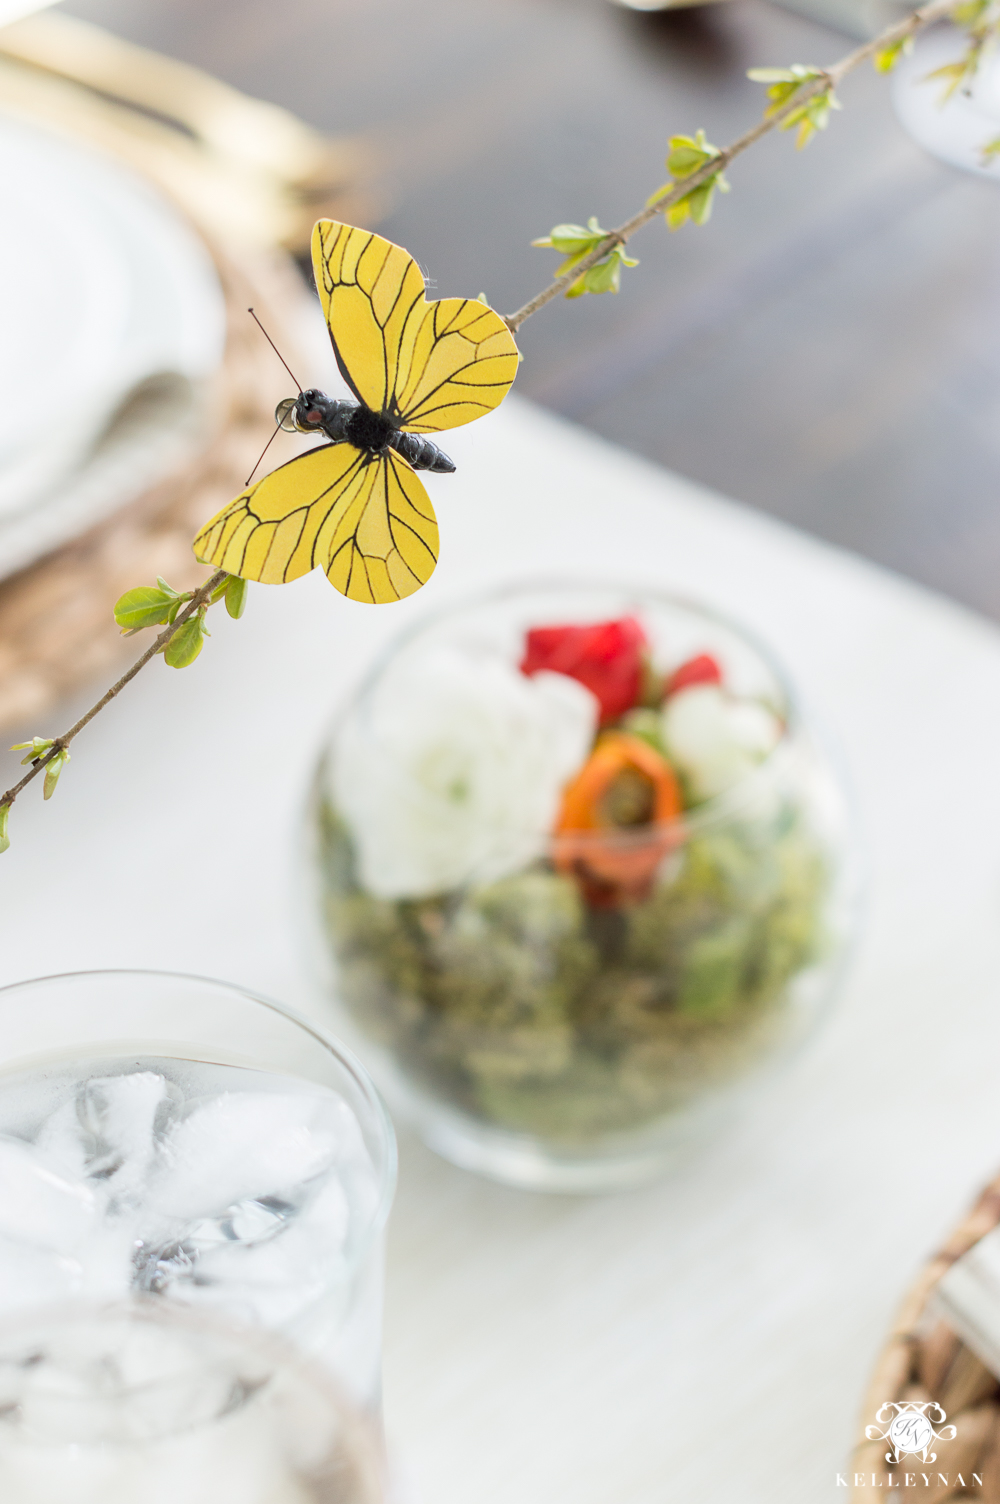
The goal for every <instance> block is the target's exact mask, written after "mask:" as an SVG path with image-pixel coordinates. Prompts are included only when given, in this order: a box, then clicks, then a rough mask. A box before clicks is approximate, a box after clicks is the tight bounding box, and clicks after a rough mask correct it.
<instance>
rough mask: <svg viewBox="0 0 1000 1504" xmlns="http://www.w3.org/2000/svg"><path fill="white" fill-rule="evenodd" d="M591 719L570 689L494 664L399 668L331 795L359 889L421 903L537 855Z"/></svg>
mask: <svg viewBox="0 0 1000 1504" xmlns="http://www.w3.org/2000/svg"><path fill="white" fill-rule="evenodd" d="M598 709H599V707H598V704H597V700H596V699H595V697H594V696H593V695H592V694H591V693H590V691H589V690H588V689H585V688H584V687H583V685H582V684H578V683H577V682H576V680H574V679H569V678H566V677H565V675H563V674H549V673H540V674H535V675H534V676H533V677H532V678H526V677H525V675H524V674H522V673H520V671H519V670H518V669H516V668H515V667H513V665H511V664H510V663H508V662H506V660H504V659H503V658H501V657H499V656H498V655H497V654H495V653H484V652H469V651H462V650H461V649H459V648H456V647H447V646H442V647H439V648H436V649H434V650H433V651H429V652H426V653H425V654H423V655H422V656H421V657H418V658H412V659H408V658H405V657H404V658H402V659H400V660H398V661H397V663H396V664H395V665H393V666H392V667H391V668H390V669H389V670H387V672H386V673H385V674H384V675H383V676H382V678H381V679H380V680H379V681H378V683H377V684H376V685H375V686H374V688H373V689H372V690H371V691H370V692H369V694H368V695H367V696H366V697H364V699H363V700H362V701H360V702H359V703H358V705H357V706H355V708H354V710H353V712H352V713H351V715H350V718H349V720H348V722H347V724H346V725H345V726H344V728H343V730H342V732H341V734H340V737H339V738H338V742H337V752H336V757H335V763H334V774H333V785H334V786H333V795H334V799H335V801H336V804H337V807H338V809H339V810H340V812H341V814H342V815H343V817H344V819H345V820H346V822H347V825H348V827H349V829H350V831H351V835H352V836H353V839H354V843H355V847H356V849H357V853H358V860H359V863H360V876H361V881H362V882H363V883H364V885H365V887H366V888H368V890H369V891H370V892H372V893H374V894H377V895H378V896H379V897H381V898H418V897H423V896H426V895H428V894H431V893H440V892H443V891H445V890H447V889H449V888H454V887H457V886H458V885H459V884H461V883H463V882H465V881H467V880H468V879H471V878H474V879H475V880H476V881H485V882H490V881H493V880H495V879H496V878H499V877H503V876H505V875H506V874H507V873H509V872H514V871H516V870H517V869H518V868H519V867H522V866H524V865H525V864H526V863H527V862H530V861H532V860H534V859H535V858H536V857H538V856H540V855H541V853H542V851H543V850H544V848H545V842H546V838H547V836H548V834H549V832H550V831H551V829H552V826H553V824H554V822H555V819H556V816H557V814H558V811H559V800H560V795H561V792H562V789H563V786H564V785H565V783H566V782H567V780H568V779H569V778H571V777H572V775H573V774H574V773H575V772H576V771H577V770H578V769H579V768H580V767H581V766H582V765H583V763H584V761H585V759H586V757H587V754H588V752H589V750H590V746H591V743H592V741H593V737H594V732H595V730H596V726H597V717H598Z"/></svg>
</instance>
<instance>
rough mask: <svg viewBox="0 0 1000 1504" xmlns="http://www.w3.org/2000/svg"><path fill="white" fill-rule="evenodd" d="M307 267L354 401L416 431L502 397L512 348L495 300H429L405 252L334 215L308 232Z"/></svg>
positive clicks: (456, 421) (462, 418)
mask: <svg viewBox="0 0 1000 1504" xmlns="http://www.w3.org/2000/svg"><path fill="white" fill-rule="evenodd" d="M313 267H314V270H315V274H316V286H317V288H318V289H319V295H320V301H321V303H322V304H323V312H324V314H325V315H326V322H327V326H328V328H329V330H330V339H331V341H332V342H333V349H334V354H335V355H336V357H337V363H338V365H339V366H340V370H341V373H342V374H343V376H344V379H345V381H346V382H347V383H348V385H349V386H350V388H351V390H352V391H353V392H354V394H355V396H356V397H357V398H358V400H359V401H360V402H364V403H365V404H366V405H367V406H368V407H371V408H374V409H376V410H377V411H382V412H386V413H388V414H389V416H390V417H392V418H394V419H395V421H396V422H398V424H399V426H400V427H401V428H405V429H409V430H410V431H411V432H413V433H439V432H441V430H442V429H446V428H458V427H460V426H461V425H462V424H463V423H471V422H473V420H474V419H476V418H481V417H482V416H483V414H484V413H488V412H491V411H492V410H493V408H495V407H498V406H499V405H500V403H501V402H502V401H503V399H504V397H505V396H506V395H507V393H508V391H509V390H510V386H511V383H512V381H513V380H514V377H515V375H516V374H517V361H518V356H517V347H516V345H515V344H514V338H513V335H512V334H511V332H510V330H509V329H508V328H507V325H506V324H505V323H504V321H503V319H502V318H501V317H500V315H499V314H498V313H495V312H494V311H493V309H492V308H487V307H486V305H485V304H484V303H480V302H479V301H478V300H477V299H475V298H442V299H441V300H440V301H439V302H436V303H428V302H427V299H426V297H425V295H424V279H423V277H422V276H421V274H420V268H419V267H418V266H417V263H416V262H415V261H414V260H413V258H412V256H410V255H408V254H407V252H406V251H404V250H402V249H401V248H400V247H399V246H397V245H393V244H392V243H391V241H388V240H383V239H382V237H381V236H380V235H372V234H370V233H369V232H368V231H366V230H356V229H354V228H353V227H352V226H351V225H341V224H336V223H335V222H334V221H333V220H323V219H321V220H320V221H319V223H318V224H317V226H316V228H315V230H314V231H313Z"/></svg>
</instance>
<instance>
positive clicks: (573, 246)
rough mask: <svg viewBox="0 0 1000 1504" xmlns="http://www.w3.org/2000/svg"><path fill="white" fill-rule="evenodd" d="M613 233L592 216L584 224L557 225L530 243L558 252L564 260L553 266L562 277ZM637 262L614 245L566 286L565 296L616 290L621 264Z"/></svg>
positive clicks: (572, 296) (630, 264)
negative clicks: (555, 266) (539, 238)
mask: <svg viewBox="0 0 1000 1504" xmlns="http://www.w3.org/2000/svg"><path fill="white" fill-rule="evenodd" d="M611 233H612V232H611V231H610V230H603V229H602V228H601V226H600V225H599V224H598V222H597V220H596V218H595V217H594V216H593V215H591V217H590V218H589V219H588V220H587V223H586V225H556V227H555V229H554V230H553V231H552V233H551V235H546V236H544V237H543V238H542V239H541V240H533V241H532V242H531V243H532V245H537V246H551V247H552V249H553V250H556V251H561V252H562V254H563V255H564V256H565V258H566V259H565V261H563V262H562V264H561V265H560V266H559V267H558V268H557V269H556V276H557V277H563V276H565V275H566V273H567V272H571V271H572V270H573V268H574V267H576V266H579V265H580V262H581V261H585V260H586V258H587V257H588V256H591V255H593V253H594V251H596V250H597V248H598V246H599V245H600V244H601V242H602V241H605V240H607V238H608V236H609V235H610V234H611ZM638 265H639V263H638V261H636V260H635V259H634V258H633V257H632V256H626V254H625V247H624V246H623V245H620V244H619V245H613V246H611V247H610V249H609V250H608V252H607V254H606V255H604V256H602V257H601V259H600V261H596V262H595V263H594V265H593V266H589V267H588V268H587V270H586V271H584V272H581V273H580V275H579V277H577V279H576V281H575V282H572V283H571V284H570V286H569V287H568V288H567V289H566V296H567V298H579V297H581V296H582V295H583V294H584V293H585V292H593V293H600V292H617V291H618V289H619V287H620V286H621V276H622V267H623V266H638Z"/></svg>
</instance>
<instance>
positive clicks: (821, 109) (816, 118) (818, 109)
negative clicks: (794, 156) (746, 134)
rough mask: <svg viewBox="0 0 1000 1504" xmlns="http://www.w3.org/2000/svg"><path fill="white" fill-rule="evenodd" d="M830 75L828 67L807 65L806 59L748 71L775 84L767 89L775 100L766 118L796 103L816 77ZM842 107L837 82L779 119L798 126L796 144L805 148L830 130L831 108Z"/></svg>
mask: <svg viewBox="0 0 1000 1504" xmlns="http://www.w3.org/2000/svg"><path fill="white" fill-rule="evenodd" d="M827 77H828V75H827V72H826V70H825V69H824V68H813V67H805V66H804V65H803V64H802V63H793V64H792V66H791V67H790V68H751V69H750V70H749V72H748V73H747V78H752V79H753V81H754V83H758V84H770V86H771V87H770V88H769V89H768V91H767V97H768V99H769V100H770V101H771V103H770V104H769V105H768V107H767V109H766V110H765V111H764V119H765V120H771V119H773V117H774V116H775V115H777V114H778V113H779V112H780V111H781V110H784V109H785V108H786V106H788V105H789V104H793V103H794V100H795V96H796V95H797V94H798V93H799V92H800V90H804V89H806V88H808V87H810V86H811V85H812V84H813V83H814V82H815V81H816V79H823V78H827ZM839 109H840V101H839V100H838V99H837V96H836V95H835V94H834V92H833V85H832V84H828V85H827V87H826V88H825V89H818V90H817V91H816V92H815V93H814V94H809V95H808V97H807V98H805V99H803V100H802V102H801V104H799V105H798V106H796V107H794V108H792V109H790V110H789V112H788V114H787V115H785V117H784V118H783V119H782V120H781V121H780V122H779V129H780V130H783V131H790V130H792V128H793V127H794V126H798V134H797V135H796V137H795V145H796V147H797V148H798V150H799V151H801V150H802V148H803V147H804V146H807V145H808V144H809V142H810V141H811V140H812V138H813V136H814V135H815V134H816V132H817V131H822V130H826V127H827V124H828V122H829V119H830V111H831V110H839Z"/></svg>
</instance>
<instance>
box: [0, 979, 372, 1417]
mask: <svg viewBox="0 0 1000 1504" xmlns="http://www.w3.org/2000/svg"><path fill="white" fill-rule="evenodd" d="M123 1057H132V1058H134V1059H135V1060H136V1061H137V1062H141V1061H142V1060H143V1059H144V1058H151V1057H152V1058H156V1057H159V1058H165V1059H166V1060H172V1061H177V1062H196V1063H198V1064H199V1065H209V1066H236V1067H240V1068H242V1069H243V1070H244V1071H247V1070H249V1071H258V1072H268V1073H271V1074H272V1075H274V1074H277V1075H279V1076H288V1077H290V1078H298V1079H300V1080H301V1081H303V1082H308V1083H313V1084H314V1085H316V1086H320V1087H328V1088H331V1089H332V1090H333V1091H334V1092H336V1093H337V1094H338V1095H339V1096H340V1097H341V1098H342V1099H343V1101H344V1102H345V1103H346V1104H347V1106H348V1107H349V1108H350V1109H351V1111H352V1112H353V1114H354V1117H355V1118H356V1120H357V1124H358V1127H359V1128H360V1133H361V1138H362V1140H363V1143H364V1147H365V1149H366V1150H367V1156H368V1158H369V1159H370V1162H371V1166H372V1167H373V1180H374V1184H373V1185H372V1186H369V1187H367V1190H366V1200H365V1204H364V1206H363V1207H362V1209H361V1211H357V1210H355V1211H354V1212H352V1214H351V1216H350V1221H349V1228H348V1232H347V1234H346V1242H345V1244H344V1245H343V1247H339V1246H338V1248H337V1249H336V1250H331V1255H330V1259H329V1268H328V1272H327V1273H321V1275H320V1276H319V1280H318V1282H319V1283H320V1284H321V1285H322V1289H321V1292H320V1294H319V1296H318V1298H317V1299H315V1300H312V1301H310V1303H308V1304H307V1305H305V1307H304V1308H302V1309H298V1310H295V1311H294V1312H293V1313H292V1314H291V1315H290V1316H289V1317H288V1319H287V1320H281V1321H280V1322H279V1323H278V1324H279V1325H280V1326H281V1329H282V1330H283V1331H284V1333H285V1334H286V1335H287V1336H289V1337H291V1338H292V1339H293V1340H295V1341H296V1342H297V1343H298V1344H299V1345H300V1346H302V1347H304V1348H307V1349H309V1350H311V1351H312V1352H314V1353H315V1354H316V1355H317V1356H318V1357H319V1358H321V1359H322V1360H323V1361H324V1362H325V1363H326V1364H327V1365H328V1366H329V1368H331V1369H332V1370H333V1372H334V1373H335V1374H336V1375H337V1376H338V1377H339V1379H340V1380H341V1381H342V1382H343V1384H344V1385H345V1387H346V1388H347V1389H348V1390H349V1391H350V1393H351V1394H352V1395H353V1396H354V1397H355V1398H356V1399H357V1400H358V1401H359V1402H360V1403H362V1404H363V1405H365V1406H367V1407H368V1408H370V1409H371V1410H373V1411H375V1412H377V1411H378V1409H379V1406H380V1382H381V1380H380V1376H381V1314H382V1291H383V1253H384V1228H385V1222H386V1219H387V1217H388V1213H389V1209H390V1206H391V1203H392V1197H393V1191H394V1188H395V1176H396V1146H395V1137H394V1135H393V1131H392V1125H391V1123H390V1121H389V1117H388V1115H387V1113H386V1110H385V1108H384V1106H383V1104H382V1101H381V1099H380V1097H379V1095H378V1093H377V1091H376V1090H375V1088H374V1086H373V1085H372V1083H371V1080H370V1079H369V1076H368V1074H367V1072H366V1071H365V1070H364V1068H363V1067H362V1066H361V1065H360V1063H359V1062H358V1061H357V1060H356V1059H355V1058H354V1056H353V1055H352V1054H351V1053H350V1052H349V1051H348V1050H346V1049H345V1048H344V1047H343V1046H342V1045H340V1044H339V1043H338V1042H337V1041H336V1040H335V1039H333V1038H332V1037H331V1036H330V1035H328V1034H325V1033H324V1032H323V1031H322V1030H321V1029H318V1028H316V1027H315V1026H314V1025H312V1024H311V1023H309V1022H307V1021H306V1020H305V1019H304V1018H300V1017H298V1016H297V1015H296V1014H294V1013H292V1012H290V1011H289V1010H288V1009H286V1008H284V1007H281V1006H280V1005H279V1004H277V1003H274V1002H271V1001H269V1000H268V999H266V998H262V997H257V996H255V995H254V994H252V993H250V992H247V991H245V990H244V989H242V988H240V987H235V986H231V985H228V984H226V983H222V982H216V981H211V980H207V979H205V978H201V977H193V976H182V975H174V974H171V973H168V972H155V971H93V972H78V973H74V974H69V975H63V976H51V977H42V978H39V979H37V980H34V981H30V982H22V983H17V984H15V985H13V986H9V987H5V988H2V989H0V1103H2V1102H3V1101H4V1098H5V1093H7V1094H9V1093H10V1092H13V1091H15V1090H17V1089H19V1085H18V1084H19V1083H20V1082H22V1081H23V1080H24V1078H25V1073H29V1074H30V1075H31V1079H35V1077H36V1076H37V1074H38V1073H40V1072H45V1073H47V1074H48V1075H49V1076H51V1077H53V1078H55V1077H56V1076H57V1075H60V1074H61V1075H62V1076H63V1077H65V1076H66V1075H67V1074H71V1075H73V1076H74V1077H76V1076H77V1075H78V1076H79V1079H80V1080H83V1079H84V1078H86V1077H87V1076H88V1075H100V1074H102V1073H103V1072H104V1070H105V1068H106V1066H107V1063H108V1062H109V1061H119V1062H120V1061H121V1060H122V1058H123ZM244 1079H246V1078H244ZM250 1079H251V1080H252V1078H250ZM290 1085H291V1087H292V1089H294V1080H293V1081H292V1082H291V1083H290ZM7 1100H11V1098H10V1097H9V1095H8V1097H7ZM219 1210H220V1211H221V1210H222V1208H220V1209H219ZM311 1272H314V1271H311ZM9 1285H10V1281H9V1280H8V1286H9ZM152 1288H155V1285H153V1286H152ZM4 1294H5V1304H6V1305H7V1307H8V1309H9V1308H10V1304H11V1289H10V1288H8V1289H7V1290H6V1291H5V1292H4ZM13 1298H14V1301H15V1302H16V1300H17V1290H16V1287H15V1288H14V1292H13Z"/></svg>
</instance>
